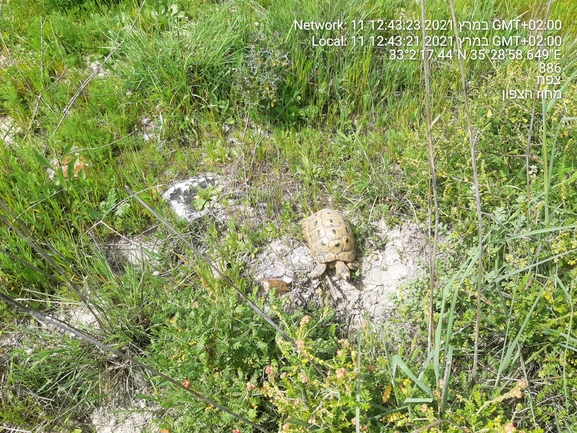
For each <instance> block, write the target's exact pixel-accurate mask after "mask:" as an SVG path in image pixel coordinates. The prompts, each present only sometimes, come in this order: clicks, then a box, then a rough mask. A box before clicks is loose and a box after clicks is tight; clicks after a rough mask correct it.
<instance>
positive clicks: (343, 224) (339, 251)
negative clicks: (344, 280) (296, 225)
mask: <svg viewBox="0 0 577 433" xmlns="http://www.w3.org/2000/svg"><path fill="white" fill-rule="evenodd" d="M302 227H303V235H304V237H305V240H306V241H307V244H308V246H309V249H310V250H311V253H312V255H313V257H314V259H315V260H316V261H317V262H318V263H331V262H334V261H341V262H345V263H349V262H353V261H354V260H355V237H354V235H353V229H352V228H351V223H350V222H349V220H348V219H346V218H345V217H344V216H343V215H341V214H340V213H338V212H337V211H335V210H332V209H322V210H320V211H318V212H317V213H315V214H312V215H311V216H309V217H308V218H305V219H304V220H303V221H302Z"/></svg>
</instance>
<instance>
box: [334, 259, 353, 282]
mask: <svg viewBox="0 0 577 433" xmlns="http://www.w3.org/2000/svg"><path fill="white" fill-rule="evenodd" d="M335 271H336V274H337V276H338V277H339V278H342V279H343V280H345V281H349V280H350V279H351V272H350V271H349V267H348V266H347V265H346V264H345V262H341V261H340V260H339V261H336V262H335Z"/></svg>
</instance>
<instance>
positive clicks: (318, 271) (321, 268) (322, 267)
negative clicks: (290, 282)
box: [309, 263, 327, 278]
mask: <svg viewBox="0 0 577 433" xmlns="http://www.w3.org/2000/svg"><path fill="white" fill-rule="evenodd" d="M326 270H327V264H326V263H317V267H316V268H315V269H313V271H312V272H311V273H310V274H309V277H311V278H318V277H320V276H321V275H322V274H324V273H325V271H326Z"/></svg>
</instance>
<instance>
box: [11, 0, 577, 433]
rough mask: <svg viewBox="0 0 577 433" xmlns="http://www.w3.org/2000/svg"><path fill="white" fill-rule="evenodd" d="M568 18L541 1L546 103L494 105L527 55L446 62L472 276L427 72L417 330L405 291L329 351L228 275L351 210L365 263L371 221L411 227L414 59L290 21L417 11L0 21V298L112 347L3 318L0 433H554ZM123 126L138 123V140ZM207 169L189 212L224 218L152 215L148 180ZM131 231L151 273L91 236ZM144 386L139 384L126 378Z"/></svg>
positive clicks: (518, 10) (472, 9)
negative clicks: (431, 237) (1, 121)
mask: <svg viewBox="0 0 577 433" xmlns="http://www.w3.org/2000/svg"><path fill="white" fill-rule="evenodd" d="M456 7H457V10H456V11H455V12H456V15H457V17H458V19H460V20H467V19H468V20H475V21H488V22H492V20H493V19H495V18H497V19H500V20H507V19H516V18H520V19H522V20H524V21H529V20H531V19H533V20H538V19H543V18H544V16H545V13H546V10H547V9H546V5H545V4H542V3H539V2H536V1H533V0H514V1H506V2H496V1H494V2H479V1H474V0H469V1H467V2H458V5H456ZM575 8H576V6H575V4H574V2H572V1H570V0H565V1H557V2H554V3H553V5H552V8H551V10H550V12H549V18H550V19H553V20H556V19H561V20H562V24H563V25H562V29H561V30H559V31H556V32H551V33H550V34H551V35H557V36H562V37H563V40H564V42H563V44H562V46H561V47H559V50H560V53H561V54H560V58H559V60H557V61H555V62H552V61H550V60H548V61H547V62H545V66H546V64H547V63H556V64H557V67H558V68H559V70H560V71H559V72H555V74H556V75H555V76H558V77H559V80H560V84H559V85H557V86H556V87H555V86H552V85H551V86H549V88H550V89H561V90H562V93H563V98H562V99H561V100H551V99H548V100H543V101H541V100H537V101H533V100H532V99H503V98H502V90H503V89H504V88H509V89H518V90H536V89H537V87H536V84H537V83H536V80H537V78H536V77H537V75H539V74H540V72H539V64H538V62H537V61H535V60H533V61H529V60H515V61H512V60H507V59H495V60H492V61H490V60H484V61H478V60H471V59H468V60H466V61H465V62H464V66H465V73H466V76H465V79H466V82H467V84H468V96H469V101H468V102H469V110H470V111H469V114H470V116H471V119H472V123H473V131H472V132H473V138H474V140H473V142H474V144H475V148H476V152H477V168H478V176H477V181H478V184H479V193H480V197H481V208H482V212H483V232H482V241H483V243H482V246H483V254H482V262H481V264H482V272H481V274H480V275H481V281H479V280H478V278H479V274H478V273H477V266H478V262H479V249H478V246H477V238H478V227H477V214H476V210H475V195H474V191H473V189H472V186H473V180H474V175H473V170H472V161H471V156H470V155H471V151H470V147H469V138H470V137H469V135H470V131H469V129H468V127H467V118H466V112H465V108H464V94H463V91H462V88H461V84H460V83H461V75H460V70H459V65H458V62H457V60H456V58H453V59H448V58H446V59H441V58H435V59H434V60H432V62H431V76H430V85H431V90H430V97H431V114H432V118H433V119H436V121H435V123H434V125H433V129H432V136H433V144H434V150H435V168H436V176H437V182H436V183H437V193H438V210H439V221H438V224H439V230H440V234H441V236H440V237H439V239H438V242H439V245H438V257H437V258H436V260H437V275H436V290H435V291H434V293H433V318H434V321H433V323H434V329H429V318H428V315H429V311H428V309H429V307H428V302H429V293H428V290H429V287H428V281H426V280H427V279H426V278H424V279H423V280H417V281H415V282H413V283H412V284H411V285H410V286H407V287H403V288H402V289H401V292H400V293H399V294H398V295H397V299H396V301H395V302H396V311H395V314H394V315H393V316H392V317H391V318H390V320H388V321H387V322H386V323H384V324H382V325H378V326H377V325H376V324H371V323H367V324H366V326H365V327H364V328H363V329H361V330H360V331H358V332H356V333H354V334H352V335H346V333H345V329H344V326H343V324H340V323H338V322H337V321H336V320H335V317H334V312H332V311H331V310H330V309H329V308H326V309H314V308H311V307H307V308H305V309H301V310H299V311H296V312H294V313H292V314H289V313H287V312H284V310H283V309H282V307H281V304H280V301H279V300H278V299H276V300H275V299H273V298H272V297H270V299H267V298H263V297H259V296H258V295H257V290H256V288H257V283H256V282H255V281H253V279H252V277H251V274H250V264H251V263H252V261H253V259H254V257H255V255H256V254H257V252H258V251H259V250H260V249H262V248H263V247H264V246H265V245H266V244H267V243H268V242H270V240H271V239H277V238H281V237H284V236H288V237H290V238H292V239H299V236H300V234H299V232H300V229H299V227H298V221H299V219H300V218H301V217H302V216H303V215H305V214H307V213H308V212H309V211H313V210H318V209H320V208H322V207H325V206H329V205H330V206H332V207H337V208H341V209H346V210H347V211H348V213H349V214H350V215H355V216H356V217H357V223H356V230H357V234H358V237H359V240H360V242H359V244H360V245H363V242H364V241H366V240H367V241H369V243H370V242H372V237H373V234H374V233H373V232H372V230H373V229H372V228H371V224H370V223H371V222H373V221H377V220H378V219H380V218H384V219H385V220H386V221H387V222H388V223H390V224H396V223H398V222H401V221H403V220H405V219H410V220H415V221H418V222H420V223H422V224H423V225H426V223H427V218H428V210H429V209H428V206H429V204H428V194H429V188H430V186H429V185H430V182H429V167H428V160H427V157H428V156H427V153H428V149H427V128H428V125H427V121H426V116H425V103H424V101H425V96H426V95H425V86H424V80H425V77H424V73H423V66H422V62H421V61H419V60H409V59H407V58H405V59H403V60H392V59H391V58H390V56H391V53H390V51H389V50H390V47H385V48H383V47H376V46H370V44H367V43H365V45H364V46H363V47H359V46H358V45H357V46H353V45H352V43H349V44H348V45H347V46H345V47H332V48H320V47H313V46H312V45H311V36H313V33H312V32H306V31H301V30H297V29H295V28H294V21H295V20H297V21H298V20H301V19H302V20H305V21H311V20H316V21H334V20H338V19H340V20H343V21H346V22H348V23H351V22H352V20H357V22H358V21H360V20H363V22H364V23H365V27H364V28H363V29H358V31H353V30H352V29H351V27H350V26H349V30H348V31H349V33H348V36H349V42H350V41H351V39H350V37H352V36H355V37H357V38H360V37H363V38H364V40H365V42H367V41H369V40H370V38H371V37H375V36H382V37H383V38H384V39H383V40H389V38H391V37H394V36H397V35H401V36H402V37H404V38H415V37H417V36H418V37H419V38H420V37H421V31H420V30H416V29H415V30H405V31H403V32H400V33H399V31H397V30H395V29H393V28H389V27H386V26H385V28H384V29H383V30H382V31H378V32H377V31H375V30H371V28H370V24H369V23H371V20H374V21H372V22H373V23H376V24H377V25H378V24H379V21H378V20H379V19H384V20H385V23H388V20H389V19H390V18H401V17H403V18H405V19H409V18H411V19H418V18H419V17H420V5H419V4H418V3H416V2H410V3H408V4H407V3H406V2H400V1H384V0H383V1H377V2H371V1H364V2H351V1H345V0H341V1H337V2H329V3H326V2H316V3H314V2H313V3H311V2H304V3H303V2H296V1H294V0H288V1H282V2H281V1H277V0H267V1H259V2H257V1H250V0H245V1H232V0H231V1H224V2H205V1H200V0H197V1H175V2H167V1H151V2H147V3H144V4H141V5H140V4H138V3H137V2H135V1H130V0H125V1H118V2H116V1H109V2H101V1H97V0H85V1H73V0H69V1H64V0H59V1H57V0H51V1H46V2H44V3H38V2H33V1H30V0H23V1H18V2H16V1H13V2H10V3H3V4H2V5H0V34H1V36H2V39H1V43H2V50H1V51H0V53H1V54H0V55H1V56H2V57H1V60H0V68H1V70H0V72H1V74H0V116H3V117H4V116H5V117H8V118H11V119H13V123H14V125H15V126H16V127H17V128H18V129H17V131H16V132H14V133H13V134H12V137H11V139H10V140H8V139H4V140H0V152H1V157H0V198H1V200H2V204H3V207H2V208H1V209H0V217H1V220H2V223H1V224H0V294H2V295H3V296H10V297H12V298H16V299H20V301H21V302H22V303H25V304H26V305H27V306H28V307H31V308H34V309H37V310H39V311H40V312H43V313H44V314H48V313H56V312H61V311H62V310H63V306H66V305H69V304H71V303H77V302H79V301H80V300H81V299H87V300H88V301H89V303H90V305H91V306H92V308H93V309H94V311H95V314H96V316H97V317H98V320H99V322H100V329H99V331H98V332H97V335H93V337H95V338H96V339H97V340H98V341H100V342H102V343H105V344H106V345H108V346H109V348H110V349H114V350H120V351H121V352H122V353H123V356H120V355H118V353H116V355H113V354H112V352H107V351H106V350H101V349H103V346H99V347H100V349H97V348H96V347H95V346H94V345H93V344H92V343H90V340H88V339H85V340H84V341H82V340H81V339H79V338H77V337H73V336H72V335H64V334H60V333H54V332H53V331H52V330H51V329H50V328H44V327H41V326H39V325H38V324H37V323H36V322H32V321H31V320H30V318H29V317H28V316H26V315H25V314H23V313H21V312H19V311H18V310H17V309H15V308H13V307H12V306H10V305H8V304H5V303H2V302H0V313H1V314H2V318H3V320H2V322H0V342H2V341H8V339H9V338H10V337H11V336H21V337H20V338H19V339H20V341H19V345H18V346H17V347H16V348H11V347H10V346H7V345H1V344H0V359H2V362H0V387H2V389H3V391H2V393H1V394H0V425H1V426H6V427H19V428H27V429H32V428H34V427H38V426H41V427H42V428H44V429H45V430H46V431H49V430H50V431H75V429H82V431H91V430H90V429H91V428H92V427H91V425H90V418H89V417H90V413H91V411H92V410H93V408H94V407H96V406H99V405H101V404H106V403H107V402H110V401H111V400H113V399H115V398H120V399H125V400H127V399H134V398H143V399H146V400H151V401H153V402H155V403H156V404H158V405H159V407H160V409H159V410H158V411H157V412H155V414H156V424H155V426H154V427H150V431H157V430H158V429H159V428H165V429H168V430H169V431H171V432H180V431H181V432H185V431H186V432H188V431H223V432H226V431H235V429H238V430H239V431H243V432H245V431H258V428H259V427H260V429H262V430H264V431H271V432H272V431H292V432H301V431H303V432H304V431H308V430H312V429H315V428H317V429H320V430H321V431H326V432H329V431H330V432H339V431H342V432H348V431H353V429H354V430H356V431H370V432H373V431H374V432H387V431H399V432H410V431H415V430H418V431H430V432H433V431H447V432H453V431H455V432H457V431H513V430H511V425H514V426H515V428H516V429H517V430H516V431H525V432H562V431H572V430H574V429H575V428H577V418H576V417H575V413H577V407H575V401H574V397H573V396H574V395H575V391H576V389H575V388H576V387H577V381H576V379H575V377H576V374H577V356H576V352H577V339H576V337H575V331H574V323H573V322H574V317H575V311H574V310H575V308H574V305H573V304H574V299H575V294H574V290H575V281H576V277H577V275H576V271H575V269H576V268H575V265H576V264H577V221H576V212H577V209H576V204H577V192H576V191H577V189H576V188H575V183H576V181H577V176H576V175H575V167H576V162H575V161H576V160H577V153H576V152H577V151H576V149H577V147H576V145H575V144H576V142H577V128H576V127H575V126H576V124H577V121H576V120H575V119H576V118H577V102H576V101H577V84H576V77H577V76H576V71H577V68H576V67H575V65H576V63H577V57H576V54H575V52H576V51H575V44H576V39H577V28H576V27H575V23H574V20H571V19H569V18H568V17H572V16H575V15H576V14H577V10H576V9H575ZM450 16H451V11H450V7H449V4H448V3H447V2H441V1H433V2H427V18H429V19H431V20H443V19H444V20H446V19H449V18H450ZM428 32H429V34H430V33H431V32H432V30H429V31H428ZM461 33H462V35H461V36H470V37H475V36H477V37H482V36H486V37H488V38H492V37H493V36H494V35H499V36H501V35H502V36H512V35H516V34H520V35H521V36H529V35H533V36H535V35H537V34H538V33H537V32H531V31H530V30H527V29H525V30H519V31H514V30H508V31H502V32H501V31H496V30H489V31H487V32H486V33H483V32H481V31H469V32H467V31H465V30H463V31H462V32H461ZM435 34H436V35H439V36H446V37H448V36H452V35H453V33H452V32H451V30H450V29H445V30H439V31H438V32H437V33H435ZM314 36H315V37H317V39H318V38H321V37H337V36H340V33H339V32H336V31H329V30H322V31H321V30H319V31H317V32H315V33H314ZM357 40H359V39H357ZM405 40H407V39H405ZM466 48H468V49H471V48H472V47H471V46H467V47H466ZM416 49H419V47H416ZM529 49H530V48H527V47H525V48H522V49H521V52H522V53H523V55H524V56H525V55H527V52H528V50H529ZM405 55H406V56H410V53H406V54H405ZM90 62H99V63H100V64H102V66H103V70H102V74H98V75H93V70H92V69H91V68H90V67H89V63H90ZM553 67H554V68H555V66H553ZM145 118H147V119H151V120H153V121H154V122H155V123H156V125H157V127H156V129H155V131H154V134H155V136H154V137H153V138H152V139H151V140H148V141H147V140H145V139H144V137H143V134H142V130H143V127H144V126H143V119H145ZM527 154H528V163H527V158H526V156H527ZM75 160H78V161H81V162H82V164H83V166H82V167H83V169H82V170H80V171H79V172H78V173H76V176H74V173H73V172H72V171H71V170H69V171H67V172H64V173H62V171H61V170H57V171H56V175H55V177H54V178H52V179H51V178H50V177H49V175H48V172H47V169H48V168H54V166H55V164H56V162H55V161H59V163H62V164H64V163H65V162H66V161H67V162H71V165H72V164H73V162H74V161H75ZM207 172H211V173H217V174H220V175H228V176H229V177H230V180H231V185H234V188H233V190H234V191H235V193H234V195H230V196H227V197H221V196H220V195H219V194H218V191H214V190H207V191H204V193H203V195H202V197H201V199H199V201H198V206H199V207H201V206H202V205H203V204H205V203H204V202H203V200H206V201H212V200H215V199H216V200H219V201H220V202H221V203H222V204H224V205H225V207H228V211H229V214H230V215H231V220H230V221H228V222H227V223H222V222H219V221H215V220H211V219H208V218H206V219H202V220H200V221H196V222H195V223H190V224H187V223H184V222H182V221H178V220H177V219H176V217H175V216H174V215H173V214H172V213H171V212H170V211H169V209H168V207H167V206H166V204H164V203H163V201H162V199H161V197H160V195H161V193H162V192H163V191H164V188H165V185H166V184H167V183H169V182H171V181H173V180H174V179H183V178H187V177H189V176H191V175H196V174H201V173H207ZM125 185H130V186H131V188H132V189H133V190H134V191H136V192H137V193H138V195H139V197H140V198H141V199H143V200H144V201H145V202H146V203H147V204H148V205H150V206H151V207H153V208H154V209H155V210H156V212H158V214H159V215H160V217H162V218H164V219H166V220H167V221H168V222H169V224H170V225H171V226H173V227H175V228H176V229H177V230H178V232H179V233H182V234H184V235H185V236H186V237H187V238H188V239H191V240H192V243H193V244H194V245H197V246H200V249H201V250H202V251H204V252H205V254H206V255H207V256H208V257H210V259H211V260H213V261H214V262H215V263H217V264H218V265H219V266H220V267H221V268H222V269H225V270H226V274H227V275H228V277H229V278H230V279H231V281H232V283H233V284H234V285H235V286H236V287H237V288H238V289H239V290H240V292H241V293H243V294H245V295H246V296H248V298H249V299H251V300H252V302H254V303H255V304H256V306H258V307H260V308H262V309H264V310H266V311H267V314H268V315H269V316H270V317H271V318H272V320H273V321H274V322H275V323H277V324H278V326H279V327H280V329H282V331H283V332H285V333H286V334H287V337H289V338H290V339H292V340H293V341H294V342H295V344H291V342H290V340H288V339H286V338H285V339H283V338H281V334H280V333H279V332H277V331H275V329H274V328H273V327H271V326H270V325H269V324H267V323H266V320H265V319H263V318H262V317H261V316H259V315H258V314H255V309H254V308H252V307H251V306H250V305H248V304H247V303H246V302H245V301H244V300H243V298H242V296H241V295H240V294H238V293H236V292H235V291H234V290H233V289H232V288H231V287H230V284H228V283H227V282H226V281H225V280H223V279H222V278H216V277H215V276H214V273H213V270H212V269H211V268H210V267H209V265H208V264H207V263H206V262H205V261H204V259H202V258H201V257H198V256H196V255H195V254H193V252H192V251H190V248H188V247H187V246H186V245H182V244H181V243H180V241H179V240H178V239H176V237H175V236H174V234H173V233H172V232H171V231H170V229H169V228H167V227H166V226H165V225H163V224H161V222H160V219H159V218H158V217H156V216H154V215H152V214H150V213H149V212H148V211H147V210H146V209H145V208H143V206H141V205H140V204H139V203H138V202H136V201H135V200H133V199H132V198H131V196H130V195H129V194H128V193H127V191H126V189H125ZM235 204H241V205H242V206H241V207H243V208H248V207H252V209H254V214H252V215H250V216H247V215H246V214H245V213H243V212H240V211H238V210H237V209H238V208H237V207H235V206H234V205H235ZM145 231H146V234H147V235H148V234H154V235H155V236H157V237H158V238H159V239H161V241H162V249H161V251H160V252H159V254H158V257H157V259H156V260H155V261H153V262H151V263H149V264H147V265H145V266H142V267H131V266H128V265H126V264H122V263H117V262H115V261H113V260H110V252H109V251H107V250H106V248H105V245H106V244H108V243H110V242H112V241H114V240H117V239H119V238H121V237H122V236H134V235H138V234H141V233H143V232H145ZM478 287H481V288H482V293H481V294H480V299H481V309H480V310H479V311H477V305H476V300H477V296H478V295H479V294H478ZM478 313H479V317H480V322H479V323H480V327H479V339H478V348H477V349H476V348H475V331H476V329H475V320H476V317H477V314H478ZM92 332H94V331H92ZM429 332H431V334H432V336H433V338H432V340H433V341H432V344H431V348H430V350H429V348H428V341H427V337H428V335H429ZM4 339H5V340H4ZM476 356H477V357H478V360H479V366H480V368H479V371H478V372H477V376H476V378H475V379H476V380H475V381H472V371H471V370H472V365H473V359H474V358H475V357H476ZM139 363H142V364H139ZM143 380H144V382H145V383H146V387H145V389H143V388H142V387H140V388H139V387H138V386H137V385H136V384H137V383H140V382H141V381H143ZM179 384H180V386H179ZM182 384H186V386H184V385H182ZM194 393H200V394H202V395H204V396H205V397H208V398H209V399H211V400H212V401H213V402H214V403H218V404H220V405H222V406H224V407H225V408H227V409H228V410H230V411H231V412H233V413H235V414H237V417H236V418H235V416H234V415H233V414H231V413H224V412H223V411H221V410H220V409H218V407H217V406H216V405H215V404H207V403H206V401H203V400H202V399H199V398H197V397H198V394H194ZM239 416H240V417H241V418H242V419H239V418H238V417H239ZM246 421H248V423H247V422H246ZM250 423H253V424H250ZM255 425H256V426H259V427H255ZM76 431H78V430H76Z"/></svg>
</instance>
